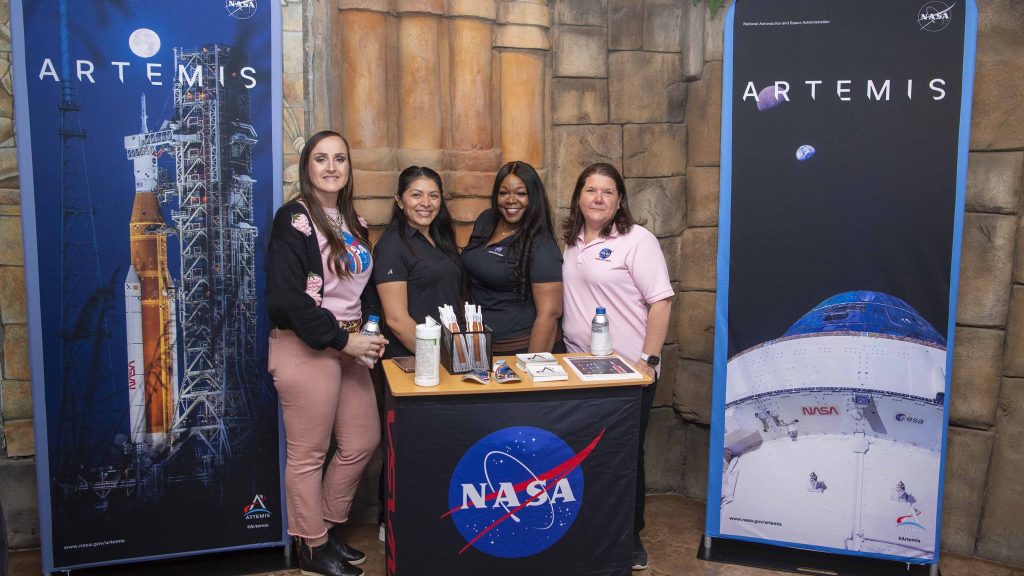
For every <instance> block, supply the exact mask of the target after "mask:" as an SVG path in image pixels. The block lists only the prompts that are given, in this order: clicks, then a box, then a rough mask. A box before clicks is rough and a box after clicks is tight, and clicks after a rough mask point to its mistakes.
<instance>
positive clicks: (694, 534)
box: [10, 495, 1024, 576]
mask: <svg viewBox="0 0 1024 576" xmlns="http://www.w3.org/2000/svg"><path fill="white" fill-rule="evenodd" d="M703 527H704V504H703V503H702V502H698V501H696V500H690V499H688V498H683V497H680V496H671V495H663V496H648V497H647V529H646V530H645V531H644V533H643V539H644V542H645V544H646V546H647V550H648V552H649V553H650V557H651V564H650V567H649V568H648V569H647V570H646V571H644V572H642V573H637V574H638V576H639V575H642V576H686V575H690V574H694V575H701V576H756V575H765V576H767V575H771V574H779V573H778V572H773V571H771V570H761V569H757V568H747V567H743V566H731V565H726V564H715V563H712V562H704V561H701V560H698V559H697V547H698V545H699V543H700V537H701V534H702V533H703ZM349 542H350V543H351V544H352V545H353V546H355V547H356V548H359V549H360V550H363V551H365V552H366V553H367V556H368V558H367V561H366V563H365V564H364V565H363V566H362V568H363V569H364V570H365V571H366V574H367V575H368V576H383V575H384V545H383V544H382V543H381V542H379V541H378V540H377V526H376V525H372V524H366V525H360V526H357V527H355V528H354V529H353V530H352V533H351V534H350V535H349ZM940 566H941V569H942V574H943V575H944V576H1024V568H1014V567H1010V566H1005V565H1002V564H995V563H992V562H985V561H983V560H978V559H976V558H970V557H967V556H958V555H955V554H949V553H944V554H943V555H942V561H941V565H940ZM152 572H153V571H152V570H147V568H146V565H145V564H140V565H137V566H136V567H134V569H129V570H125V568H119V569H118V570H117V571H116V573H117V574H118V575H124V574H139V575H146V574H151V573H152ZM40 573H41V569H40V562H39V551H38V550H33V551H24V552H15V553H14V554H13V555H12V558H11V565H10V576H37V575H39V574H40ZM112 573H113V572H112ZM163 573H167V572H163ZM175 573H179V572H177V571H175ZM180 573H181V574H183V575H184V574H187V575H189V576H192V575H196V576H202V575H201V573H200V572H198V571H197V570H195V569H189V567H188V566H187V563H185V565H183V566H182V567H181V569H180ZM298 574H299V571H298V570H284V571H275V572H267V573H264V574H262V576H298ZM439 576H441V575H439ZM444 576H448V575H444ZM534 576H536V575H534ZM567 576H572V575H567Z"/></svg>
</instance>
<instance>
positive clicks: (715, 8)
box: [693, 0, 729, 18]
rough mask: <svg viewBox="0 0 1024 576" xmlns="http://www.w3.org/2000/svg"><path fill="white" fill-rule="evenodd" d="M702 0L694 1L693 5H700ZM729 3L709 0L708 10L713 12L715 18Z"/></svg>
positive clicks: (725, 0)
mask: <svg viewBox="0 0 1024 576" xmlns="http://www.w3.org/2000/svg"><path fill="white" fill-rule="evenodd" d="M700 2H701V0H693V5H694V6H696V5H697V4H700ZM728 3H729V0H708V8H709V9H710V10H711V17H712V18H714V17H715V15H716V14H718V9H719V8H722V7H724V6H725V5H726V4H728Z"/></svg>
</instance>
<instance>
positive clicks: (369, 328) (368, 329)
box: [359, 314, 380, 336]
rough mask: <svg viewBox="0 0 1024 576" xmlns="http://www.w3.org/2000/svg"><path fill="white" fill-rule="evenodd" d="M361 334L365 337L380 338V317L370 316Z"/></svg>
mask: <svg viewBox="0 0 1024 576" xmlns="http://www.w3.org/2000/svg"><path fill="white" fill-rule="evenodd" d="M359 333H360V334H362V335H363V336H380V316H377V315H376V314H370V317H369V318H368V319H367V320H366V324H363V328H362V329H361V330H360V331H359Z"/></svg>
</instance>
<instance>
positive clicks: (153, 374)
mask: <svg viewBox="0 0 1024 576" xmlns="http://www.w3.org/2000/svg"><path fill="white" fill-rule="evenodd" d="M161 132H162V131H161ZM167 132H168V134H166V135H165V134H161V133H160V132H158V133H151V132H149V128H148V126H147V117H146V97H145V95H143V96H142V131H141V133H139V134H136V135H132V136H127V137H125V143H124V144H125V150H126V151H127V152H128V158H129V159H131V160H132V161H133V163H134V168H135V202H134V204H133V206H132V216H131V220H130V222H129V224H128V229H129V236H130V245H131V266H129V268H128V274H127V276H126V277H125V294H124V297H125V323H126V326H127V336H128V365H127V384H128V399H129V415H130V427H131V428H130V430H131V438H132V441H133V442H140V443H141V442H145V443H148V444H150V445H152V446H154V447H156V446H161V445H163V444H165V443H166V442H167V434H168V432H169V431H170V430H171V426H172V424H173V422H172V420H173V418H174V411H175V406H176V404H177V397H178V353H177V339H178V337H177V334H178V330H177V311H176V308H175V295H174V285H173V283H172V282H171V276H170V272H169V270H168V267H167V227H166V225H165V222H164V218H163V214H162V213H161V212H160V201H159V199H158V197H157V192H158V191H157V187H158V184H159V167H158V165H157V159H158V158H159V157H160V155H161V154H162V153H163V151H164V149H165V146H166V145H167V144H169V142H167V141H166V139H167V136H170V131H167Z"/></svg>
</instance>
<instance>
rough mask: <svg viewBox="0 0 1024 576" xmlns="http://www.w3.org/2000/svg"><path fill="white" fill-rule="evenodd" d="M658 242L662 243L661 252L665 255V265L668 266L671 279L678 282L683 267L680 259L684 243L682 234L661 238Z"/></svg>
mask: <svg viewBox="0 0 1024 576" xmlns="http://www.w3.org/2000/svg"><path fill="white" fill-rule="evenodd" d="M658 243H659V244H661V253H662V255H664V256H665V265H666V266H667V267H668V278H669V280H671V281H672V282H678V281H679V274H680V270H681V268H682V263H681V262H680V260H679V256H680V253H681V251H682V245H683V238H682V236H678V235H677V236H668V237H666V238H659V239H658Z"/></svg>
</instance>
